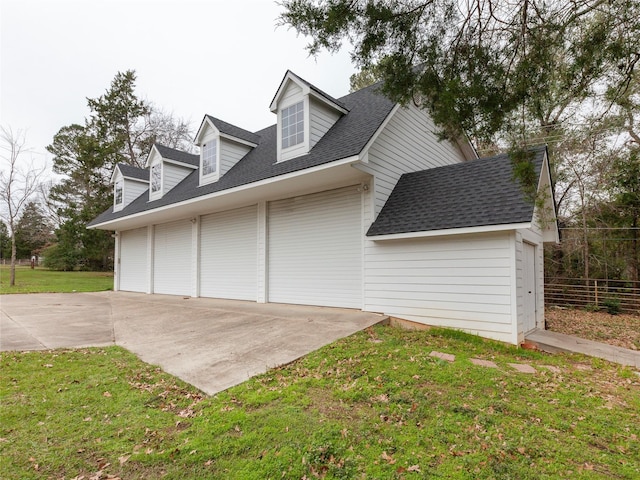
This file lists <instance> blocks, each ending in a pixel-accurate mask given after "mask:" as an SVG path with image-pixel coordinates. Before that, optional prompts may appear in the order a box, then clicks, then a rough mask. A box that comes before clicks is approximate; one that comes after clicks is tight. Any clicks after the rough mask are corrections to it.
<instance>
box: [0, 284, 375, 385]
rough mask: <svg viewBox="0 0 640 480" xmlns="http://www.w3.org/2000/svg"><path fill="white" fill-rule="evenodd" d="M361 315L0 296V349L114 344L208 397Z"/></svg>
mask: <svg viewBox="0 0 640 480" xmlns="http://www.w3.org/2000/svg"><path fill="white" fill-rule="evenodd" d="M385 319H386V317H383V316H381V315H377V314H372V313H365V312H361V311H358V310H347V309H339V308H325V307H307V306H299V305H285V304H273V303H268V304H258V303H254V302H243V301H235V300H218V299H210V298H189V297H179V296H170V295H146V294H142V293H129V292H98V293H50V294H49V293H44V294H31V295H3V296H2V297H0V350H3V351H8V350H18V351H23V350H49V349H55V348H78V347H92V346H93V347H101V346H107V345H119V346H121V347H124V348H126V349H128V350H130V351H131V352H133V353H135V354H136V355H138V356H139V357H140V359H142V360H143V361H145V362H147V363H151V364H154V365H159V366H160V367H162V368H163V369H164V370H165V371H166V372H168V373H171V374H172V375H176V376H177V377H179V378H181V379H182V380H184V381H185V382H188V383H190V384H192V385H194V386H196V387H197V388H199V389H200V390H202V391H203V392H205V393H207V394H209V395H213V394H215V393H218V392H220V391H222V390H225V389H227V388H229V387H232V386H233V385H237V384H239V383H242V382H244V381H245V380H247V379H249V378H250V377H252V376H253V375H257V374H259V373H263V372H265V371H267V370H268V369H269V368H272V367H276V366H279V365H284V364H286V363H289V362H292V361H293V360H295V359H297V358H300V357H301V356H303V355H306V354H308V353H309V352H312V351H313V350H317V349H318V348H320V347H322V346H324V345H327V344H329V343H332V342H334V341H336V340H338V339H340V338H343V337H347V336H349V335H351V334H353V333H355V332H357V331H359V330H362V329H364V328H366V327H369V326H371V325H374V324H376V323H379V322H381V321H383V320H385Z"/></svg>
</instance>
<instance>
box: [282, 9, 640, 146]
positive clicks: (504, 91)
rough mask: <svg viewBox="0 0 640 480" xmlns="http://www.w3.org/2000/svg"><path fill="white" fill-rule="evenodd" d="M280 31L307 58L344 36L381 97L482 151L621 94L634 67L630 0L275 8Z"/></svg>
mask: <svg viewBox="0 0 640 480" xmlns="http://www.w3.org/2000/svg"><path fill="white" fill-rule="evenodd" d="M282 3H283V6H284V7H285V9H286V11H285V12H284V13H283V14H282V15H281V17H280V23H281V24H283V25H289V26H292V27H294V28H295V29H296V30H297V31H298V32H299V33H301V34H303V35H306V36H308V37H310V38H311V41H310V43H309V45H308V49H309V51H310V52H311V53H312V54H316V53H318V52H319V51H320V50H321V49H327V50H329V51H337V50H338V49H339V48H340V47H341V45H342V42H343V40H345V39H346V40H348V41H349V42H350V43H351V44H352V45H353V50H352V58H353V59H354V60H355V61H356V63H357V64H358V65H359V66H360V67H361V68H363V69H365V70H367V69H369V70H370V69H371V68H372V67H373V66H374V65H378V67H379V69H380V73H381V77H382V79H383V81H384V87H383V91H384V92H385V93H386V94H387V95H388V96H390V97H391V98H392V99H394V100H397V101H400V102H402V103H407V102H409V101H414V102H416V103H418V104H420V105H423V106H425V107H427V108H428V109H429V110H430V112H431V114H432V117H433V118H434V120H435V122H436V123H437V124H438V125H440V128H441V130H442V132H441V133H442V134H443V136H446V137H449V138H456V137H458V136H459V134H460V133H461V132H462V131H464V132H466V133H468V134H469V135H470V136H471V137H472V138H473V139H474V140H476V141H477V142H478V145H481V144H491V143H492V142H494V141H495V138H494V135H496V134H498V133H504V132H505V131H510V132H517V133H518V134H519V135H520V138H521V139H522V138H525V137H524V136H525V135H526V133H527V132H526V123H527V120H528V119H529V118H532V117H533V118H540V119H542V120H543V123H544V125H545V126H553V125H554V122H557V121H558V119H559V118H560V117H561V116H562V115H563V114H564V113H565V112H567V111H568V110H570V109H578V108H579V104H580V102H581V101H583V100H584V99H586V98H587V97H589V96H590V95H591V94H592V93H593V92H594V90H595V89H596V88H597V87H599V86H600V87H602V85H604V86H605V87H607V88H608V90H609V92H610V95H611V97H612V98H617V97H618V96H620V95H621V94H622V92H623V91H624V89H625V85H626V84H627V83H628V80H629V77H630V76H631V75H632V74H633V72H634V68H635V65H636V63H637V62H638V48H637V46H638V39H639V35H640V34H639V32H640V22H638V21H637V18H638V16H639V14H640V6H639V4H638V2H637V1H635V0H610V1H607V2H604V1H602V0H584V1H581V2H547V1H545V0H518V1H517V2H505V1H500V0H476V1H472V2H467V3H464V2H462V3H461V2H458V1H455V0H429V1H418V0H405V1H399V0H330V1H320V0H318V1H314V0H284V1H283V2H282Z"/></svg>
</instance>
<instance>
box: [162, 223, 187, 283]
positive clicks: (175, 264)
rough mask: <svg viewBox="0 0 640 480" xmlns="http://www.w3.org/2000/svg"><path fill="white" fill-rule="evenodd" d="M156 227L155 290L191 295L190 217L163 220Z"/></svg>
mask: <svg viewBox="0 0 640 480" xmlns="http://www.w3.org/2000/svg"><path fill="white" fill-rule="evenodd" d="M154 230H155V233H154V252H153V257H154V262H153V290H154V293H165V294H168V295H191V293H192V292H191V285H192V281H191V262H192V258H191V245H192V225H191V221H190V220H180V221H177V222H172V223H163V224H161V225H156V226H155V229H154Z"/></svg>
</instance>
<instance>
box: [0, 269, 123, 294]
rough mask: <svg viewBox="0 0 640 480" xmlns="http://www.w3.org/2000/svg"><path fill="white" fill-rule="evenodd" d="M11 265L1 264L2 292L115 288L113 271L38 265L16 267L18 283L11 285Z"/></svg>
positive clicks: (50, 291) (85, 290)
mask: <svg viewBox="0 0 640 480" xmlns="http://www.w3.org/2000/svg"><path fill="white" fill-rule="evenodd" d="M9 275H10V267H9V266H8V265H2V266H0V294H7V293H69V292H98V291H103V290H111V289H113V273H111V272H56V271H53V270H48V269H46V268H42V267H37V268H34V269H33V270H32V269H31V267H28V266H17V267H16V284H15V285H14V286H13V287H11V286H9Z"/></svg>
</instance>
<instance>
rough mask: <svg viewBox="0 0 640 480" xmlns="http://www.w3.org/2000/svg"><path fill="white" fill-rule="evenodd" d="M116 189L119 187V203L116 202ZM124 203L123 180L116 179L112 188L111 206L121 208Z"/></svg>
mask: <svg viewBox="0 0 640 480" xmlns="http://www.w3.org/2000/svg"><path fill="white" fill-rule="evenodd" d="M118 187H120V201H118ZM123 203H124V180H123V179H121V178H120V179H118V180H116V181H115V184H114V186H113V205H114V206H116V207H117V206H121V205H122V204H123Z"/></svg>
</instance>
